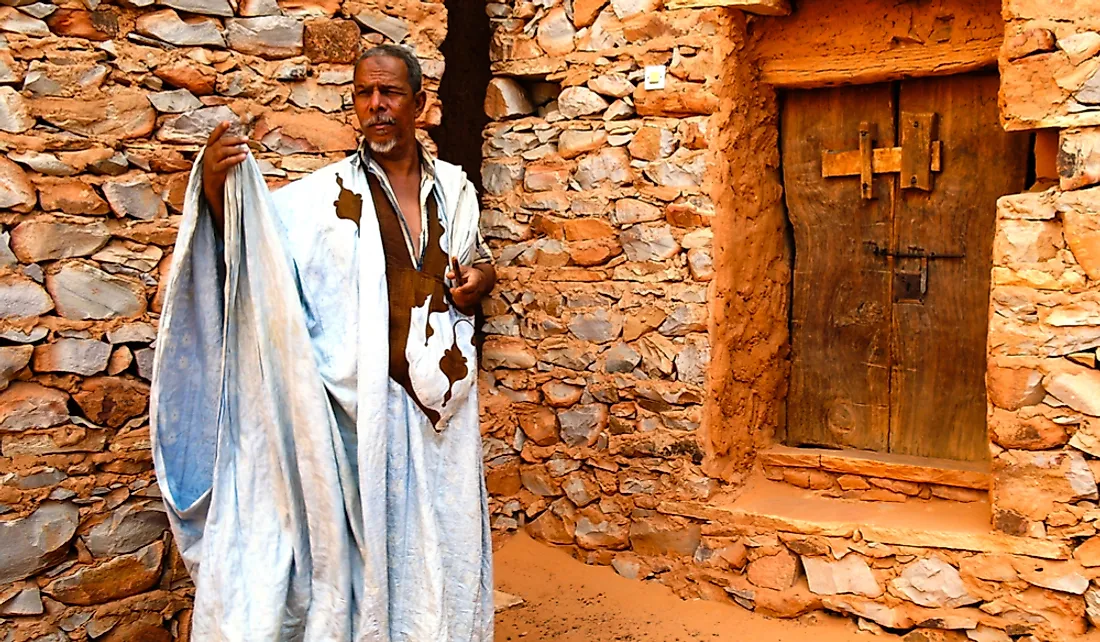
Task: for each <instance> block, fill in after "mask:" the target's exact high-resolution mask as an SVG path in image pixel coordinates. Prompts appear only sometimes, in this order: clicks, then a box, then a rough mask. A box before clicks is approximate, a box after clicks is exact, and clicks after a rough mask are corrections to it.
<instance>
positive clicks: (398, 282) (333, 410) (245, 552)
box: [150, 46, 496, 642]
mask: <svg viewBox="0 0 1100 642" xmlns="http://www.w3.org/2000/svg"><path fill="white" fill-rule="evenodd" d="M421 78H422V77H421V71H420V65H419V63H418V61H417V59H416V57H415V56H413V55H412V54H411V53H409V52H408V51H406V50H405V49H403V48H400V47H395V46H381V47H376V48H374V49H371V50H369V51H367V52H366V53H364V54H363V56H362V57H361V58H360V60H359V62H358V63H357V65H356V68H355V76H354V92H355V95H354V106H355V113H356V116H357V117H358V119H359V124H360V127H361V129H362V133H363V144H362V145H361V147H360V149H359V151H358V153H357V154H355V155H353V156H351V157H349V158H347V159H345V160H343V161H340V162H338V163H335V164H333V165H330V166H328V167H325V168H322V169H320V170H318V171H316V172H314V173H313V174H312V175H310V176H308V177H306V178H304V179H301V180H299V181H295V182H293V183H291V184H289V185H287V186H285V187H283V188H282V189H279V190H277V191H276V192H274V193H268V192H267V190H266V188H265V187H264V185H263V181H262V178H261V177H260V175H259V170H258V167H257V166H256V164H255V162H254V160H252V159H251V157H250V156H249V154H248V148H247V146H246V143H247V139H245V138H242V137H239V136H235V135H230V134H228V133H227V132H228V131H229V128H230V125H229V124H228V123H222V124H221V125H219V126H218V127H217V128H216V129H215V130H214V132H213V133H212V134H211V136H210V139H209V141H208V144H207V147H206V149H205V150H204V152H203V154H202V155H201V157H200V159H197V160H196V167H195V169H194V170H193V171H192V175H191V182H190V184H189V186H188V197H187V203H186V206H185V212H184V217H183V221H182V223H181V225H180V231H179V239H178V240H177V245H176V250H175V253H174V258H173V268H172V271H171V274H170V275H169V279H168V284H167V290H166V296H165V304H164V311H163V314H162V318H161V325H160V334H159V336H158V350H157V358H156V363H155V365H154V382H153V390H152V394H151V399H152V401H151V411H150V412H151V425H152V437H153V454H154V460H155V463H156V466H157V471H158V480H159V482H160V486H161V489H162V492H163V494H164V498H165V503H166V505H167V507H168V514H169V517H170V520H171V522H172V527H173V531H174V533H175V535H176V541H177V544H178V546H179V549H180V552H181V554H182V556H183V558H184V561H185V562H186V563H187V565H188V569H189V570H190V571H191V574H192V577H193V578H194V580H195V585H196V595H195V609H194V615H193V633H192V638H193V639H195V640H202V641H203V642H206V641H207V640H209V641H220V640H234V641H236V640H241V641H251V640H256V641H260V640H263V641H265V642H266V641H271V640H279V641H280V642H281V641H291V642H297V641H301V642H321V641H325V642H329V641H333V642H345V641H346V642H358V641H360V640H371V641H374V640H378V641H395V642H396V641H398V640H401V641H409V642H420V641H425V642H426V641H428V640H432V641H455V642H458V641H462V642H467V641H473V642H489V641H490V640H491V639H492V616H493V606H492V588H491V585H492V578H491V561H490V560H491V542H490V537H489V525H488V511H487V505H486V496H485V487H484V480H483V476H482V468H481V440H480V433H479V430H478V406H477V391H476V387H477V384H476V380H477V366H476V359H475V353H474V348H473V345H472V337H473V323H472V320H471V319H470V316H469V315H471V314H473V312H474V310H476V309H477V307H478V304H479V302H480V301H481V300H482V298H484V297H485V296H486V295H487V294H488V293H489V292H490V291H491V290H492V288H493V285H494V282H495V279H496V275H495V272H494V270H493V267H492V264H491V255H490V254H489V253H488V251H487V250H486V248H485V245H484V242H483V241H482V240H481V237H480V234H479V233H478V231H477V223H478V207H477V199H476V195H475V194H474V191H473V188H472V186H471V185H470V183H469V181H468V180H467V179H466V176H465V174H464V173H463V172H462V170H461V169H459V168H458V167H456V166H454V165H450V164H448V163H445V162H443V161H440V160H437V159H433V158H431V157H430V156H429V155H428V154H427V153H426V152H425V150H424V149H423V148H422V147H421V146H420V145H419V144H418V143H417V141H416V137H415V132H416V127H415V122H416V117H417V115H418V113H419V112H420V111H421V110H422V109H423V107H424V103H425V95H424V92H423V89H422V86H421V82H422V80H421ZM383 354H385V355H388V356H383Z"/></svg>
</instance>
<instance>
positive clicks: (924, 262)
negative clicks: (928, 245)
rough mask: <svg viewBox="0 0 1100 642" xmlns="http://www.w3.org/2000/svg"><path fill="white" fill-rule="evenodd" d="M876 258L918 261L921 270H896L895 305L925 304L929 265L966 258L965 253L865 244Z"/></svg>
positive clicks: (872, 242)
mask: <svg viewBox="0 0 1100 642" xmlns="http://www.w3.org/2000/svg"><path fill="white" fill-rule="evenodd" d="M865 245H866V246H867V248H868V249H869V250H871V253H872V254H874V255H875V256H878V257H882V258H894V259H917V260H919V261H920V269H919V270H916V271H914V270H911V269H909V270H904V269H899V268H895V270H894V287H893V291H894V303H924V296H925V295H926V294H927V293H928V264H929V262H931V261H939V260H945V259H962V258H966V254H965V253H943V252H928V251H926V250H924V249H923V248H920V247H916V246H912V245H911V246H909V249H908V250H892V249H890V248H887V247H882V246H880V245H879V244H878V243H876V242H874V241H867V242H866V243H865Z"/></svg>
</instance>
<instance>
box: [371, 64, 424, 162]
mask: <svg viewBox="0 0 1100 642" xmlns="http://www.w3.org/2000/svg"><path fill="white" fill-rule="evenodd" d="M354 86H355V90H354V91H355V100H354V104H355V115H356V116H358V117H359V127H360V129H362V130H363V135H364V136H365V137H366V140H367V144H368V145H369V146H370V149H371V151H372V152H374V153H375V154H381V155H385V154H388V153H390V152H391V151H393V150H394V149H395V148H397V147H398V146H404V145H406V144H410V143H412V142H413V141H415V140H416V117H417V115H418V114H419V113H420V110H421V109H423V107H424V100H425V97H424V92H423V91H421V92H419V93H416V94H414V93H413V90H412V87H410V86H409V77H408V71H407V70H406V69H405V62H404V61H403V60H401V59H400V58H394V57H391V56H375V57H373V58H367V59H365V60H363V61H362V62H361V63H359V66H358V67H356V68H355V85H354Z"/></svg>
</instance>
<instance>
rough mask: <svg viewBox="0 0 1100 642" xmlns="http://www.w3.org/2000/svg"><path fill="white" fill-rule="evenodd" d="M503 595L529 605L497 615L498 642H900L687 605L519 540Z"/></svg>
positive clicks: (651, 586)
mask: <svg viewBox="0 0 1100 642" xmlns="http://www.w3.org/2000/svg"><path fill="white" fill-rule="evenodd" d="M496 579H497V589H498V590H500V591H504V592H506V593H510V594H512V595H515V596H517V597H520V598H522V599H523V600H524V604H522V605H520V606H515V607H512V608H509V609H506V610H503V611H501V612H500V613H498V614H497V626H496V642H509V641H514V642H541V641H546V642H550V641H554V642H605V641H606V642H612V641H614V642H694V641H696V640H702V641H707V642H723V641H730V642H733V641H736V642H842V641H848V640H853V639H855V640H866V641H867V642H871V641H872V640H880V639H894V640H896V639H898V638H897V637H896V636H892V635H882V636H872V635H869V634H867V633H860V632H859V631H858V630H857V628H856V626H855V624H854V623H853V622H851V621H850V620H847V619H843V618H840V617H833V616H829V615H817V614H814V615H811V616H808V617H810V618H812V620H813V623H812V624H808V623H806V622H804V621H799V620H779V619H770V618H766V617H764V616H760V615H756V614H754V613H751V612H749V611H746V610H744V609H741V608H739V607H736V606H730V605H726V604H719V603H717V602H707V601H703V600H692V601H684V600H681V599H680V598H678V597H676V596H675V595H674V594H673V593H672V591H670V590H669V589H667V588H665V587H664V586H661V585H659V584H656V583H653V582H638V581H634V580H628V579H626V578H623V577H619V575H617V574H616V573H615V571H613V570H612V569H611V568H610V567H600V566H588V565H585V564H582V563H581V562H578V561H576V560H574V559H573V558H572V557H570V556H569V555H568V554H566V553H564V552H562V551H559V550H556V549H554V548H552V547H549V546H545V545H543V544H539V543H538V542H535V541H534V540H532V539H530V538H529V537H527V536H525V535H517V536H515V537H513V538H511V539H510V540H509V541H508V542H506V543H505V544H504V545H503V546H502V547H501V548H500V550H498V551H497V553H496Z"/></svg>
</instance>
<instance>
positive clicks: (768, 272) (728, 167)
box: [704, 11, 791, 481]
mask: <svg viewBox="0 0 1100 642" xmlns="http://www.w3.org/2000/svg"><path fill="white" fill-rule="evenodd" d="M756 20H759V19H756ZM720 25H721V31H720V33H722V35H723V36H725V38H723V40H722V45H721V49H720V50H719V59H720V60H722V61H724V62H723V64H722V66H721V76H720V78H719V79H718V90H717V91H718V94H719V105H720V107H719V110H718V112H717V113H716V114H715V115H714V116H712V117H711V123H712V124H713V126H712V131H713V141H714V142H713V144H712V145H713V147H714V148H715V150H716V153H715V154H714V161H715V162H714V163H713V165H712V167H711V168H710V170H709V171H708V174H707V179H708V182H709V184H710V186H711V198H712V199H713V200H714V203H715V218H714V224H713V229H714V239H715V240H714V265H715V278H714V282H713V286H712V289H711V291H710V299H709V307H710V326H709V330H710V337H711V343H712V346H713V347H712V349H711V363H710V368H709V370H708V372H707V375H708V394H707V399H708V404H707V406H706V414H705V424H704V425H705V430H706V433H705V434H706V439H707V448H708V450H707V455H708V458H707V465H706V471H707V473H708V474H710V475H712V476H714V477H718V478H720V479H723V480H727V481H735V480H736V479H737V478H738V477H742V476H744V475H745V474H746V473H747V472H748V471H750V470H751V469H752V465H753V455H754V454H755V452H756V450H757V449H758V448H760V447H766V446H767V445H769V444H771V443H773V442H774V440H775V438H776V436H777V433H778V432H781V429H782V427H783V425H784V417H785V408H784V401H785V395H786V388H787V381H788V376H789V372H790V369H789V366H788V362H787V354H788V341H789V336H788V334H789V333H788V322H789V318H790V290H789V285H790V275H791V252H790V248H789V247H788V234H787V227H788V222H787V218H786V211H785V209H784V206H783V191H782V186H781V183H780V176H779V130H778V126H777V122H778V102H777V98H776V94H775V92H774V90H773V89H772V88H771V87H768V86H765V85H762V84H761V83H760V81H759V76H758V71H757V67H756V64H755V58H756V56H757V55H758V52H756V51H754V50H753V47H752V46H751V43H750V42H749V35H748V33H747V29H746V27H747V24H746V17H745V15H744V14H742V13H740V12H732V11H731V12H727V13H726V14H724V15H723V16H722V18H721V20H720Z"/></svg>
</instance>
